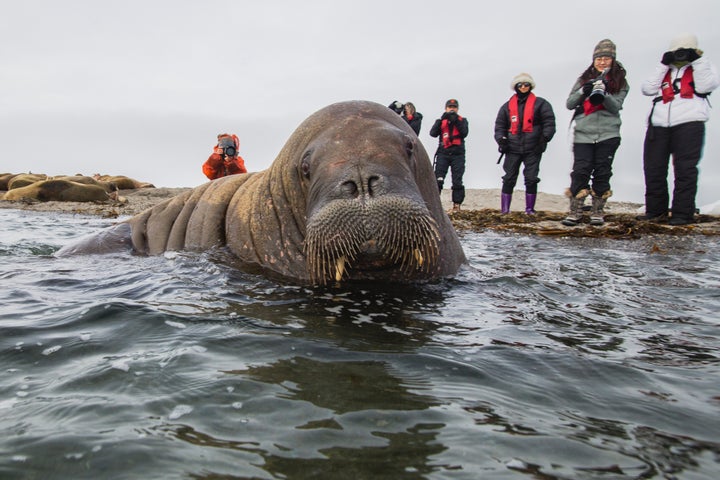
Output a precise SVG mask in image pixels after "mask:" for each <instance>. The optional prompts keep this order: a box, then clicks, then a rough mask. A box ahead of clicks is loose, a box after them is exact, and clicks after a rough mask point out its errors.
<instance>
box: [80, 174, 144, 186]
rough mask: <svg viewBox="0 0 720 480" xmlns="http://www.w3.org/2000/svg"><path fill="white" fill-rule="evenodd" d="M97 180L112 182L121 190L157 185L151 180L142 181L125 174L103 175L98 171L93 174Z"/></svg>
mask: <svg viewBox="0 0 720 480" xmlns="http://www.w3.org/2000/svg"><path fill="white" fill-rule="evenodd" d="M92 178H94V179H95V180H97V181H99V182H107V183H112V184H113V185H115V186H116V187H117V188H118V189H120V190H137V189H139V188H155V185H153V184H152V183H149V182H141V181H139V180H135V179H134V178H130V177H126V176H125V175H101V174H99V173H96V174H94V175H93V177H92Z"/></svg>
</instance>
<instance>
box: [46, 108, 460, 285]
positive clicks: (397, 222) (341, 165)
mask: <svg viewBox="0 0 720 480" xmlns="http://www.w3.org/2000/svg"><path fill="white" fill-rule="evenodd" d="M109 228H110V230H106V231H103V232H100V233H99V234H96V235H94V236H91V237H90V238H86V239H84V240H81V241H80V242H79V243H77V244H74V245H68V246H66V247H64V248H62V249H60V250H59V251H58V252H57V253H56V255H59V256H63V255H68V254H74V253H104V252H109V251H117V250H120V249H131V250H133V251H134V252H136V253H140V254H148V255H154V254H160V253H162V252H164V251H170V250H195V251H202V250H206V249H209V248H213V247H219V246H225V247H227V249H228V250H229V251H230V252H231V253H232V254H234V256H236V257H237V259H238V264H239V266H240V267H241V268H247V269H250V270H252V271H257V268H258V267H259V268H260V269H261V270H263V271H265V272H267V273H269V274H276V275H279V276H281V277H284V278H287V279H291V280H295V281H299V282H302V283H310V284H316V285H317V284H327V283H329V282H333V281H336V282H340V281H389V282H403V283H405V282H416V281H428V280H433V279H437V278H441V277H447V276H451V275H454V274H455V273H456V272H457V271H458V269H459V268H460V266H461V265H462V264H463V263H464V262H465V261H466V259H465V254H464V252H463V249H462V247H461V245H460V241H459V239H458V237H457V234H456V232H455V230H454V228H453V226H452V224H451V223H450V219H449V218H448V216H447V214H446V213H445V212H444V210H443V208H442V205H441V202H440V196H439V194H438V190H437V183H436V181H435V177H434V175H433V170H432V166H431V164H430V160H429V158H428V155H427V153H426V151H425V149H424V148H423V146H422V144H421V143H420V141H419V140H418V138H417V136H416V135H415V133H414V132H413V131H412V130H411V129H410V127H409V126H408V124H407V123H406V122H405V121H404V120H403V119H402V118H401V117H400V116H398V115H397V114H395V113H394V112H392V111H391V110H390V109H388V108H387V107H385V106H383V105H380V104H377V103H374V102H367V101H349V102H341V103H335V104H332V105H330V106H328V107H325V108H323V109H321V110H319V111H317V112H315V113H314V114H312V115H311V116H310V117H308V118H307V119H306V120H305V121H304V122H302V123H301V124H300V126H299V127H298V128H297V129H296V130H295V132H294V133H293V134H292V135H291V136H290V138H289V139H288V140H287V142H286V144H285V146H284V147H283V148H282V150H281V151H280V153H279V155H278V157H277V158H276V159H275V161H274V162H273V163H272V165H271V166H270V167H269V168H268V169H267V170H264V171H261V172H254V173H246V174H238V175H230V176H227V177H223V178H220V179H217V180H213V181H211V182H208V183H205V184H203V185H201V186H199V187H196V188H194V189H193V190H190V191H188V192H185V193H183V194H181V195H179V196H177V197H174V198H171V199H169V200H167V201H165V202H163V203H161V204H158V205H156V206H154V207H152V208H150V209H148V210H146V211H144V212H142V213H140V214H138V215H136V216H135V217H132V218H131V219H129V220H126V221H124V222H122V223H119V224H117V225H115V226H113V227H109Z"/></svg>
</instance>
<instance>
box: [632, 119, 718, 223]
mask: <svg viewBox="0 0 720 480" xmlns="http://www.w3.org/2000/svg"><path fill="white" fill-rule="evenodd" d="M704 143H705V123H704V122H688V123H683V124H681V125H676V126H674V127H653V126H650V127H649V128H648V130H647V132H646V133H645V145H644V150H643V170H644V172H645V213H646V214H647V215H648V216H649V217H656V216H658V215H666V214H667V212H668V205H669V203H670V198H669V195H668V182H667V176H668V164H669V162H670V155H672V159H673V162H672V165H673V172H674V175H675V187H674V190H673V198H672V213H673V217H679V218H686V219H690V218H692V217H693V215H694V214H695V195H696V194H697V181H698V168H697V166H698V163H700V157H702V150H703V144H704Z"/></svg>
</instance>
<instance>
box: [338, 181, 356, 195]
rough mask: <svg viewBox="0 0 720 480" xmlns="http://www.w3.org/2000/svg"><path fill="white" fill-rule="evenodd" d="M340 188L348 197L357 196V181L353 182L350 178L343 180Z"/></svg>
mask: <svg viewBox="0 0 720 480" xmlns="http://www.w3.org/2000/svg"><path fill="white" fill-rule="evenodd" d="M342 190H343V192H344V193H346V194H347V195H348V196H349V197H353V198H355V197H357V196H358V186H357V183H355V182H353V181H352V180H348V181H347V182H344V183H343V184H342Z"/></svg>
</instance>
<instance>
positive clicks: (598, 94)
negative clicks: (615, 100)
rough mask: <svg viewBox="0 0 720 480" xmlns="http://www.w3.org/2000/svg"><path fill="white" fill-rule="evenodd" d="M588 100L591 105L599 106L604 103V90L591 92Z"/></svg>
mask: <svg viewBox="0 0 720 480" xmlns="http://www.w3.org/2000/svg"><path fill="white" fill-rule="evenodd" d="M588 100H590V103H591V104H593V105H600V104H601V103H603V102H604V101H605V90H593V91H592V93H590V96H589V97H588Z"/></svg>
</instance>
